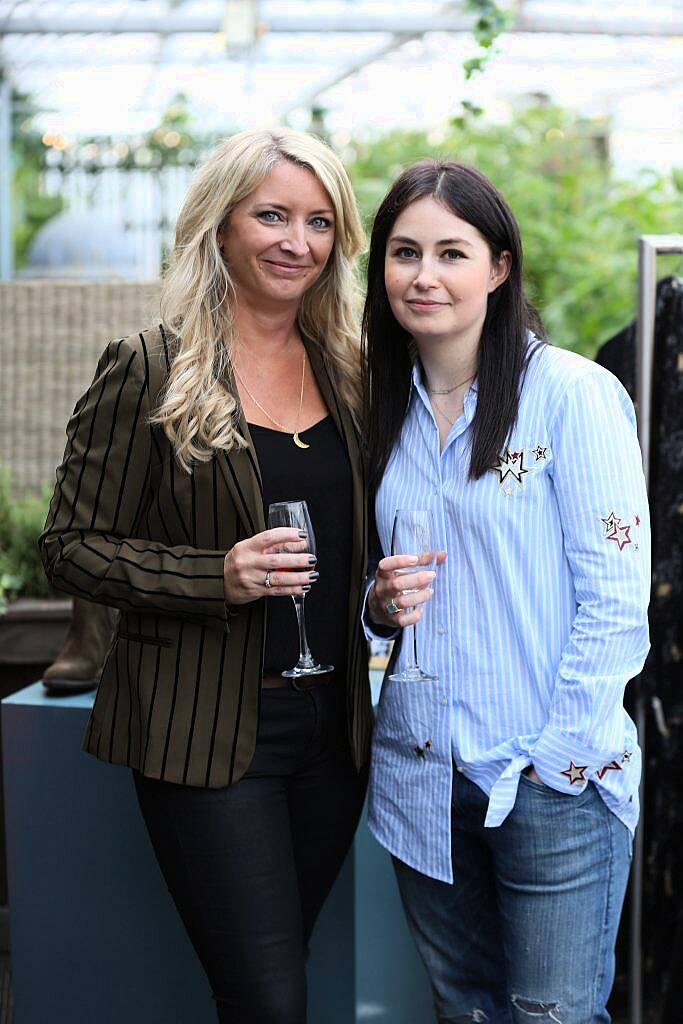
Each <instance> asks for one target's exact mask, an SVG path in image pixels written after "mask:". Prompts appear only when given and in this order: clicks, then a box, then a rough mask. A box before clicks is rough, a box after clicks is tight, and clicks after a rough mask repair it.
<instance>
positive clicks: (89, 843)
mask: <svg viewBox="0 0 683 1024" xmlns="http://www.w3.org/2000/svg"><path fill="white" fill-rule="evenodd" d="M92 696H93V695H92V694H85V695H83V696H77V697H62V698H51V697H47V696H46V694H45V690H44V688H43V686H42V684H41V683H36V684H34V685H33V686H29V687H27V688H26V689H24V690H22V691H20V692H19V693H16V694H13V695H12V696H11V697H8V698H7V699H6V700H4V701H3V702H2V745H3V770H4V786H5V810H6V831H7V857H8V872H9V906H10V936H11V948H12V987H13V994H14V1006H15V1024H46V1022H47V1021H49V1022H50V1024H93V1022H95V1021H97V1024H124V1022H125V1024H143V1022H144V1024H215V1020H216V1016H215V1010H214V1008H213V1001H212V999H211V994H210V991H209V988H208V984H207V981H206V978H205V976H204V973H203V971H202V969H201V966H200V964H199V962H198V960H197V958H196V955H195V953H194V950H193V949H192V946H191V945H190V942H189V940H188V938H187V936H186V934H185V932H184V929H183V927H182V925H181V923H180V919H179V917H178V915H177V913H176V910H175V908H174V906H173V903H172V900H171V897H170V895H169V893H168V890H167V889H166V886H165V884H164V881H163V879H162V877H161V873H160V871H159V868H158V866H157V864H156V861H155V858H154V854H153V851H152V848H151V845H150V843H149V839H148V837H147V833H146V831H145V828H144V824H143V822H142V817H141V815H140V812H139V809H138V805H137V800H136V798H135V793H134V789H133V782H132V777H131V774H130V772H129V771H127V770H125V769H122V768H114V767H112V766H110V765H107V764H103V763H101V762H98V761H96V760H95V759H94V758H92V757H89V756H88V755H87V754H84V753H82V752H81V749H80V748H81V739H82V736H83V731H84V729H85V723H86V719H87V715H88V711H89V709H90V707H91V705H92ZM309 992H310V998H309V1005H310V1010H309V1022H310V1024H358V1022H361V1021H373V1022H379V1024H415V1022H416V1021H419V1022H420V1024H428V1022H430V1021H433V1020H434V1017H433V1012H432V1009H431V999H430V995H429V988H428V984H427V980H426V976H425V973H424V970H423V968H422V965H421V964H420V963H419V961H418V959H417V955H416V953H415V950H414V947H413V945H412V941H411V939H410V936H409V934H408V931H407V927H406V925H405V921H404V919H403V913H402V910H401V906H400V902H399V899H398V894H397V891H396V884H395V881H394V877H393V871H392V868H391V864H390V861H389V857H388V855H387V853H386V851H384V850H383V849H382V848H381V847H380V846H379V845H378V844H377V843H376V842H375V841H374V839H373V838H372V837H371V836H370V834H369V832H368V830H367V827H366V826H365V823H363V824H362V825H361V827H360V829H359V831H358V834H357V836H356V840H355V843H354V846H353V849H352V851H351V853H350V854H349V857H348V858H347V861H346V863H345V865H344V868H343V870H342V872H341V874H340V876H339V878H338V879H337V882H336V884H335V886H334V889H333V891H332V893H331V895H330V897H329V899H328V901H327V904H326V905H325V908H324V910H323V913H322V914H321V917H320V920H319V922H318V926H317V928H316V932H315V935H314V940H313V945H312V953H311V961H310V964H309Z"/></svg>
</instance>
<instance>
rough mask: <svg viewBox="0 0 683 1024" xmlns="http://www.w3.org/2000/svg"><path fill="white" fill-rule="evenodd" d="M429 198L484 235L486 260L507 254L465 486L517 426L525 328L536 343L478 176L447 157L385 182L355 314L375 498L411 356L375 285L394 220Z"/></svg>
mask: <svg viewBox="0 0 683 1024" xmlns="http://www.w3.org/2000/svg"><path fill="white" fill-rule="evenodd" d="M427 196H432V197H434V198H435V199H438V200H439V202H441V203H443V205H444V206H445V207H446V208H447V209H448V210H450V211H451V212H452V213H454V214H455V215H456V216H458V217H460V218H461V219H462V220H466V221H467V222H468V223H469V224H471V225H472V226H473V227H475V228H476V229H477V230H478V231H479V233H480V234H481V235H482V236H483V237H484V239H485V240H486V242H487V243H488V246H489V248H490V250H491V255H492V257H493V258H494V259H496V258H498V257H500V255H501V254H502V253H503V252H504V251H505V250H507V251H508V252H510V253H511V255H512V264H511V267H510V273H509V275H508V277H507V279H506V280H505V281H504V282H503V284H501V285H500V286H499V287H498V288H497V289H496V290H495V291H494V292H492V293H491V294H490V295H489V299H488V308H487V311H486V318H485V320H484V326H483V328H482V332H481V340H480V343H479V358H478V364H477V388H478V394H477V409H476V413H475V416H474V422H473V425H472V426H473V439H472V455H471V459H470V468H469V476H470V479H477V478H478V477H480V476H483V474H484V473H485V472H486V471H487V470H489V469H491V468H493V466H495V464H496V462H497V461H498V455H499V453H500V452H501V450H502V449H503V447H504V445H505V442H506V440H507V438H508V436H509V434H510V431H511V430H512V427H513V426H514V423H515V420H516V419H517V412H518V409H519V396H520V388H521V382H522V376H523V373H524V369H525V366H526V363H527V361H528V357H529V354H530V346H529V340H528V331H533V333H534V335H535V336H536V338H537V339H539V341H540V342H541V343H542V342H544V341H545V331H544V328H543V325H542V323H541V320H540V317H539V315H538V313H537V312H536V310H535V309H534V308H533V306H532V305H531V304H530V303H529V301H528V300H527V298H526V296H525V294H524V286H523V284H522V241H521V238H520V234H519V227H518V226H517V221H516V220H515V218H514V215H513V213H512V211H511V210H510V207H509V206H508V205H507V203H506V202H505V200H504V199H503V197H502V195H501V194H500V192H499V191H498V190H497V189H496V188H495V186H494V185H492V184H491V182H490V181H489V180H488V178H486V177H485V176H484V175H483V174H482V173H481V172H480V171H478V170H476V168H474V167H469V166H468V165H467V164H461V163H457V162H456V161H454V160H444V161H438V160H431V159H430V160H420V161H419V162H418V163H416V164H413V165H412V167H408V169H407V170H405V171H404V172H403V173H402V174H401V176H400V177H399V178H398V179H397V180H396V181H395V182H394V184H393V185H392V187H391V188H390V190H389V192H388V193H387V195H386V197H385V198H384V200H383V201H382V203H381V205H380V207H379V209H378V211H377V215H376V216H375V221H374V224H373V228H372V236H371V239H370V255H369V260H368V291H367V298H366V301H365V310H364V312H363V341H362V345H363V377H364V381H363V383H364V388H363V394H364V415H365V430H366V454H367V457H368V463H369V477H370V488H371V491H372V492H374V491H375V490H376V489H377V487H378V486H379V483H380V481H381V479H382V476H383V475H384V470H385V469H386V465H387V462H388V461H389V457H390V455H391V452H392V449H393V447H394V445H395V444H396V442H397V441H398V438H399V435H400V432H401V425H402V423H403V419H404V417H405V414H406V407H407V403H408V398H409V394H410V380H411V374H412V364H413V355H414V350H413V346H412V342H411V337H410V334H409V333H408V332H407V331H406V330H405V329H404V328H403V327H401V325H400V324H399V322H398V321H397V319H396V317H395V316H394V314H393V312H392V310H391V306H390V305H389V299H388V297H387V292H386V287H385V284H384V258H385V251H386V246H387V240H388V238H389V235H390V233H391V231H392V229H393V226H394V224H395V222H396V219H397V218H398V216H399V214H400V213H402V211H403V210H404V209H405V208H406V207H407V206H409V205H410V204H411V203H414V202H416V200H418V199H424V198H425V197H427Z"/></svg>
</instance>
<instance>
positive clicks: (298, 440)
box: [232, 349, 311, 448]
mask: <svg viewBox="0 0 683 1024" xmlns="http://www.w3.org/2000/svg"><path fill="white" fill-rule="evenodd" d="M232 368H233V370H234V371H235V373H236V374H237V378H238V380H239V382H240V384H241V385H242V387H243V388H244V390H245V391H246V393H247V394H248V395H249V397H250V398H251V400H252V402H253V403H254V405H255V406H256V407H257V408H258V409H260V410H261V412H262V413H263V415H264V416H267V418H268V419H269V420H270V422H271V423H274V424H275V426H276V427H279V428H280V430H282V431H284V433H285V434H289V433H291V431H290V430H289V428H288V427H286V426H285V425H284V423H280V421H279V420H276V419H275V417H274V416H271V415H270V413H269V412H268V410H267V409H264V408H263V406H262V405H261V403H260V402H259V400H258V398H255V397H254V395H252V393H251V391H250V390H249V388H248V387H247V385H246V384H245V382H244V377H243V376H242V374H241V373H240V372H239V370H238V369H237V367H236V366H235V364H234V363H233V364H232ZM305 377H306V349H304V358H303V360H302V362H301V394H300V395H299V415H298V416H297V421H296V430H295V431H294V433H293V434H292V441H294V444H295V445H296V446H297V448H310V447H311V446H310V444H306V443H305V441H302V440H301V438H300V437H299V424H300V423H301V410H302V409H303V405H304V380H305Z"/></svg>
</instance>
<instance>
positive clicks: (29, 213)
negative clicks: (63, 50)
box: [12, 91, 64, 268]
mask: <svg viewBox="0 0 683 1024" xmlns="http://www.w3.org/2000/svg"><path fill="white" fill-rule="evenodd" d="M37 113H38V108H37V107H36V106H35V104H34V103H33V101H32V99H31V97H30V96H29V95H28V94H26V93H20V92H16V91H15V92H13V94H12V206H13V221H14V229H13V235H14V262H15V266H16V267H17V268H19V267H22V266H23V265H24V264H25V263H26V257H27V255H28V250H29V246H30V244H31V242H32V240H33V237H34V236H35V234H36V233H37V232H38V231H39V230H40V228H41V227H42V225H43V224H44V223H45V222H46V221H48V220H49V219H50V218H51V217H54V215H55V214H56V213H59V212H60V210H62V208H63V206H64V202H63V200H62V198H61V196H47V195H44V194H43V193H42V191H41V176H42V174H43V171H44V170H45V167H46V159H45V156H46V152H47V150H46V148H45V146H44V145H43V141H42V137H41V135H40V132H38V131H37V129H36V128H35V126H34V123H33V120H34V118H35V116H36V114H37Z"/></svg>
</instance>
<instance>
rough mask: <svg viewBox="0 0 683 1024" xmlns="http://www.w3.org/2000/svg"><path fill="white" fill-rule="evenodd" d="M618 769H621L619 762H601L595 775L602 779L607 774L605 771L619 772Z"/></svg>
mask: <svg viewBox="0 0 683 1024" xmlns="http://www.w3.org/2000/svg"><path fill="white" fill-rule="evenodd" d="M620 771H621V765H620V764H619V762H618V761H610V763H609V764H603V766H602V768H601V769H600V770H599V771H598V772H596V775H597V776H598V778H599V779H602V778H603V777H604V776H605V775H606V774H607V772H620Z"/></svg>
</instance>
